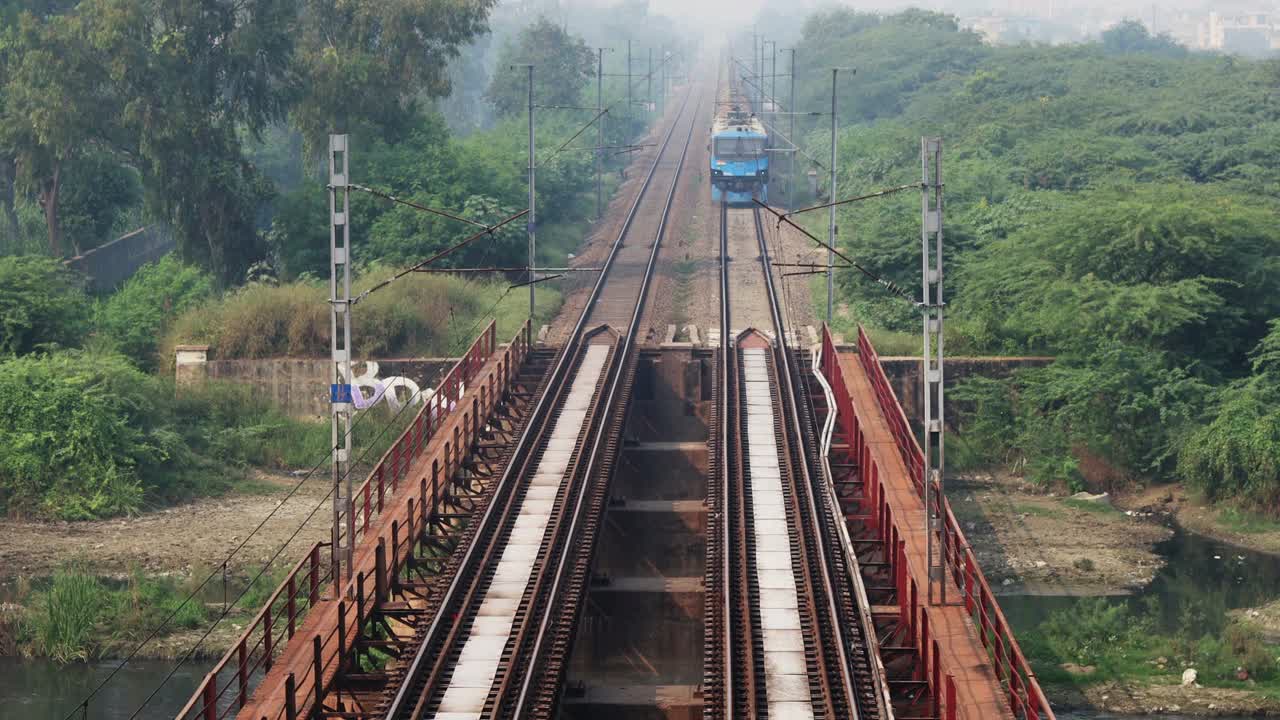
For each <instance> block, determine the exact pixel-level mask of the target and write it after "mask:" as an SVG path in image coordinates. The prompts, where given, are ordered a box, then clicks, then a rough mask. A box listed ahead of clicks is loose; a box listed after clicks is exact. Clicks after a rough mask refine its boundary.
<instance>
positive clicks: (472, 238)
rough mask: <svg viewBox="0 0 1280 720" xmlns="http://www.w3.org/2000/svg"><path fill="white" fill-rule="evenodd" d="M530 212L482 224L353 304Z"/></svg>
mask: <svg viewBox="0 0 1280 720" xmlns="http://www.w3.org/2000/svg"><path fill="white" fill-rule="evenodd" d="M528 214H529V211H528V210H527V209H526V210H521V211H520V212H518V213H516V214H515V215H512V216H511V217H508V218H506V219H504V220H502V221H501V222H499V223H497V224H495V225H482V227H484V230H481V231H480V232H478V233H475V234H473V235H469V236H467V237H466V238H465V239H463V240H462V241H461V242H459V243H457V244H455V245H452V246H450V247H447V248H445V249H444V250H441V251H440V252H438V253H436V254H434V255H432V256H431V257H429V258H427V259H426V260H423V261H422V262H420V263H417V264H416V265H410V266H409V267H407V268H404V269H403V270H401V271H399V272H397V273H396V274H395V275H392V276H391V277H389V278H387V279H386V280H383V281H382V282H379V283H377V284H375V285H374V286H373V287H371V288H369V289H368V290H365V291H364V292H362V293H360V294H359V295H356V296H355V297H353V298H351V304H352V305H355V304H356V303H358V302H360V301H361V300H364V299H365V298H366V297H368V296H370V295H372V294H373V293H375V292H377V291H378V290H381V289H383V288H385V287H386V286H388V285H390V284H391V283H393V282H395V281H396V280H399V279H400V278H402V277H404V276H405V275H408V274H409V273H411V272H416V271H417V270H419V269H421V268H423V267H425V266H427V265H430V264H431V263H433V262H435V261H437V260H439V259H441V258H443V257H446V256H448V255H450V254H452V253H454V252H456V251H458V250H461V249H462V248H464V247H466V246H468V245H470V244H471V243H473V242H475V241H476V240H478V239H480V238H482V237H484V236H485V235H490V236H491V235H493V232H494V231H495V230H498V229H500V228H502V227H503V226H505V225H507V224H508V223H511V222H514V221H515V220H518V219H520V218H522V217H524V216H525V215H528ZM473 224H474V223H473Z"/></svg>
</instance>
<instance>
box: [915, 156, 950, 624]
mask: <svg viewBox="0 0 1280 720" xmlns="http://www.w3.org/2000/svg"><path fill="white" fill-rule="evenodd" d="M920 188H921V189H920V213H921V217H920V252H921V261H920V262H921V288H920V289H921V297H922V299H923V301H924V304H923V305H922V312H923V315H924V332H923V352H922V353H921V366H922V367H921V370H922V373H921V378H922V381H923V382H924V388H923V389H924V393H923V395H924V469H923V475H924V477H922V478H921V482H922V483H923V484H924V490H925V493H924V497H925V503H924V512H925V528H926V530H925V533H926V536H927V542H926V547H925V551H926V553H927V554H926V560H927V562H928V566H929V602H930V603H932V602H933V583H934V582H935V581H937V582H938V583H939V586H940V596H939V597H940V601H941V602H942V603H944V604H945V603H946V602H947V583H946V564H947V547H946V534H945V533H944V532H942V529H943V521H942V498H943V494H942V470H943V467H944V464H943V428H944V427H945V425H944V423H943V412H942V408H943V393H942V381H943V373H942V314H943V313H942V311H943V308H944V303H943V300H942V139H941V138H921V139H920ZM931 239H932V240H933V243H932V247H931V243H930V242H929V241H930V240H931ZM935 402H936V407H935ZM935 451H936V456H935V454H934V453H935ZM935 533H937V534H938V538H939V548H938V556H939V557H938V561H937V562H936V563H935V562H934V553H933V538H934V534H935Z"/></svg>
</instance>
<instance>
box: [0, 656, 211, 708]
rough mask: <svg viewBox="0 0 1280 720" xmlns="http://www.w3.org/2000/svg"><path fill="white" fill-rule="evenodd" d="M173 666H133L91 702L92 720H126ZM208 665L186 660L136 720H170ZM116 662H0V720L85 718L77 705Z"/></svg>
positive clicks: (147, 663) (149, 662)
mask: <svg viewBox="0 0 1280 720" xmlns="http://www.w3.org/2000/svg"><path fill="white" fill-rule="evenodd" d="M175 662H176V661H173V660H134V661H132V662H130V663H129V664H128V665H126V666H125V667H124V669H123V670H121V671H120V672H119V674H117V675H116V677H115V678H113V679H112V681H111V682H110V683H108V684H107V686H106V687H104V688H103V689H102V691H101V692H100V693H99V694H98V696H97V697H96V698H94V700H93V703H92V705H91V706H90V708H89V712H88V715H87V717H89V718H91V720H128V718H129V717H130V716H131V715H132V714H133V712H134V710H136V709H137V708H138V706H139V705H141V704H142V703H143V701H145V700H146V699H147V696H148V695H150V694H151V693H152V691H154V690H155V689H156V687H157V686H159V685H160V681H161V680H162V679H164V677H165V675H167V674H168V673H169V671H170V670H172V669H173V666H174V663H175ZM213 662H214V661H213V660H189V661H187V663H185V664H184V665H183V666H182V667H181V668H180V669H179V670H178V671H177V672H175V673H174V674H173V677H171V678H169V681H168V682H166V683H165V684H164V686H163V687H162V688H161V689H160V691H159V692H157V693H156V696H155V697H154V698H152V699H151V701H150V702H149V703H148V704H147V707H146V708H145V709H144V710H143V711H142V712H141V713H139V714H138V716H137V717H138V718H139V719H140V720H162V719H163V720H169V719H170V718H172V717H173V716H174V714H175V713H177V712H178V710H179V709H180V708H181V707H182V705H183V703H185V702H186V701H187V699H188V698H190V697H191V694H192V693H193V692H195V689H196V686H197V685H199V684H200V681H201V680H202V679H203V678H204V675H205V673H207V672H208V671H209V668H211V667H212V666H213ZM119 664H120V663H119V661H118V660H115V661H113V660H102V661H96V662H91V663H68V664H66V665H59V664H57V663H55V662H54V661H52V660H45V659H33V658H16V657H0V700H3V702H0V720H19V719H21V720H63V718H66V717H68V715H67V714H68V713H72V712H73V711H75V712H74V713H73V714H72V715H71V718H72V720H79V718H81V717H85V715H84V714H82V712H81V711H76V703H77V702H79V701H80V700H81V699H82V698H84V697H85V696H86V695H88V694H89V692H90V691H92V690H93V689H94V688H96V687H97V686H98V684H99V683H100V682H102V680H103V679H104V678H106V677H107V675H109V674H110V673H111V671H112V670H114V669H115V667H116V666H117V665H119Z"/></svg>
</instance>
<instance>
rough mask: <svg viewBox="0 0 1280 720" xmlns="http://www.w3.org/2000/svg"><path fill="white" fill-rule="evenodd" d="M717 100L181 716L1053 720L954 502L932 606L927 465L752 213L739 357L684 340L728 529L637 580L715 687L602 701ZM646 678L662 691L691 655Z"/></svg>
mask: <svg viewBox="0 0 1280 720" xmlns="http://www.w3.org/2000/svg"><path fill="white" fill-rule="evenodd" d="M705 90H707V88H704V87H702V86H700V85H699V84H697V83H695V84H694V85H693V86H692V87H691V88H690V89H689V90H688V94H687V95H686V97H685V98H684V100H683V102H682V103H680V104H679V106H678V107H674V108H672V112H671V113H670V117H669V118H668V119H667V121H666V127H665V134H664V137H663V139H662V142H661V143H660V146H659V147H658V148H657V149H656V150H655V151H654V153H655V154H654V158H653V162H652V166H651V167H650V169H649V172H648V175H647V176H646V177H645V180H644V182H643V184H642V186H641V188H640V189H639V191H638V193H637V195H636V198H635V200H634V202H633V204H632V206H631V208H630V212H629V213H628V216H627V219H626V222H625V223H624V225H623V227H622V229H621V231H620V233H619V235H618V237H617V239H616V240H615V241H614V243H613V245H612V246H611V251H610V254H609V257H608V260H607V262H606V264H605V268H606V269H605V271H604V272H603V273H601V275H600V277H599V279H598V281H597V282H596V285H595V286H594V287H593V288H592V291H591V294H590V296H589V298H588V301H587V303H586V306H585V309H584V311H583V313H582V316H581V317H580V318H579V319H578V322H577V324H576V325H575V327H574V329H573V331H572V333H571V334H570V336H569V338H568V340H567V341H566V342H565V343H564V344H563V345H561V346H559V347H551V346H540V345H536V344H534V343H533V342H532V339H531V334H530V331H531V328H530V326H529V325H528V324H526V325H525V326H523V327H522V328H521V329H520V330H519V331H518V332H517V333H516V334H515V335H514V336H513V337H511V338H510V339H509V341H508V342H507V343H506V344H503V345H499V344H498V342H497V340H498V338H497V336H496V328H495V326H493V325H490V326H489V327H488V328H487V329H486V330H485V331H484V332H483V333H482V334H481V335H480V337H479V338H478V339H477V340H476V341H475V343H474V344H473V345H472V346H471V348H470V350H469V351H468V352H467V353H466V354H465V356H464V357H463V358H462V359H461V360H460V361H459V362H458V364H457V365H456V366H455V367H454V368H453V369H452V371H450V373H449V374H448V375H447V376H446V377H445V379H444V380H443V381H442V382H441V384H440V386H439V387H438V388H437V390H436V392H435V394H434V395H433V396H432V397H431V399H430V400H429V401H428V402H427V403H426V404H425V405H424V406H423V408H422V409H421V411H420V412H419V414H418V415H417V417H416V418H415V420H414V421H413V423H412V424H411V425H410V426H409V428H408V429H407V430H406V431H405V432H404V434H403V435H402V436H401V437H400V439H399V440H398V441H397V443H396V444H395V445H394V446H393V447H392V449H391V450H390V451H388V452H387V454H386V455H385V456H384V457H383V458H382V459H381V460H380V461H379V462H378V463H377V465H376V466H375V467H374V469H373V471H372V472H371V473H370V475H369V477H368V479H367V480H366V481H365V483H364V484H363V485H362V486H360V488H359V489H358V490H357V492H356V493H355V495H354V501H355V536H354V546H355V553H354V560H353V563H352V568H351V569H352V573H351V579H350V581H349V582H346V583H342V584H341V585H340V586H335V583H333V582H332V578H331V577H330V576H329V568H330V564H329V563H328V562H327V557H326V556H327V554H328V550H329V549H328V548H327V547H326V544H325V543H317V544H316V545H314V546H312V547H311V548H309V549H308V550H307V552H306V553H304V555H303V556H302V557H301V558H300V559H299V561H298V562H297V564H296V565H295V566H294V567H293V569H292V570H291V572H290V573H289V574H288V575H287V576H286V577H285V579H284V581H283V582H282V583H281V584H280V586H279V587H278V588H277V589H276V591H275V592H274V594H273V595H272V596H271V598H270V599H269V600H268V602H267V603H266V605H264V607H263V608H262V609H261V610H260V611H259V613H258V615H257V616H256V618H255V620H254V621H253V623H252V624H251V625H250V626H249V627H248V628H247V629H246V630H245V631H244V633H243V634H242V635H241V637H240V638H239V640H238V641H237V642H236V643H235V645H234V646H233V647H232V648H231V650H230V651H229V652H228V653H227V654H226V655H225V656H224V657H223V658H222V659H221V660H220V661H219V662H218V663H217V664H216V665H215V666H214V668H213V669H212V670H211V671H210V672H209V674H208V675H207V677H206V678H205V679H204V681H203V683H202V684H201V685H200V687H199V688H198V690H197V691H196V693H195V694H194V695H193V697H192V698H191V700H190V701H189V702H188V703H187V705H186V706H185V707H184V708H183V709H182V711H181V712H180V713H179V715H178V717H180V718H184V719H187V718H189V719H191V720H196V719H201V720H218V719H221V718H229V717H239V718H245V719H247V720H260V719H264V718H265V719H270V720H279V719H283V720H294V718H299V717H307V718H350V719H352V720H355V719H357V718H415V719H416V718H424V717H434V718H439V719H441V720H461V719H462V718H482V717H483V718H530V717H531V718H553V717H593V716H596V717H598V716H600V715H602V714H605V713H608V714H610V715H612V716H617V717H619V718H631V717H636V718H639V717H679V718H684V717H688V718H694V717H705V718H732V717H739V718H746V717H774V718H797V717H805V718H808V717H814V718H837V717H839V718H845V717H851V718H858V719H859V720H861V719H863V718H866V719H867V720H870V719H872V718H899V719H900V720H908V719H911V720H926V719H931V720H942V719H944V718H945V719H946V720H952V719H956V718H962V719H965V720H989V719H998V718H1017V719H1018V720H1027V719H1031V718H1039V719H1044V718H1049V719H1051V718H1053V712H1052V710H1051V709H1050V708H1049V705H1048V703H1047V702H1046V700H1045V698H1044V695H1043V693H1042V692H1041V690H1040V687H1039V685H1038V684H1037V681H1036V678H1035V676H1034V674H1033V673H1032V671H1031V669H1030V666H1029V665H1028V664H1027V662H1026V659H1025V658H1024V657H1023V656H1022V653H1021V651H1020V650H1019V649H1018V646H1017V642H1016V640H1015V639H1014V637H1013V634H1012V631H1011V629H1010V628H1009V625H1008V623H1007V622H1006V621H1005V619H1004V617H1003V615H1002V614H1001V612H1000V609H999V607H998V605H997V604H996V601H995V598H994V597H993V595H992V593H991V590H990V588H989V587H988V585H987V583H986V580H985V579H984V578H983V576H982V572H981V569H980V568H979V567H978V565H977V562H976V560H975V557H974V555H973V553H972V551H971V550H970V549H969V546H968V543H967V541H966V540H965V537H964V534H963V532H962V531H961V529H960V526H959V524H958V523H957V522H956V521H955V518H954V516H953V515H952V514H951V511H950V508H949V507H947V506H946V505H944V506H943V507H942V509H941V518H940V519H941V522H940V523H939V524H938V525H937V530H935V531H934V537H933V542H935V543H937V547H941V548H942V549H943V555H944V557H945V558H946V563H945V565H944V574H945V577H944V578H943V580H942V581H943V582H946V583H948V584H949V586H948V589H947V593H946V597H947V598H948V602H947V603H945V604H943V603H940V602H933V601H932V599H931V598H929V597H927V593H924V594H922V592H921V588H922V587H927V583H928V575H927V572H928V568H927V564H926V560H925V558H926V556H925V552H926V549H925V546H926V543H927V542H928V539H927V535H926V533H927V532H928V531H927V530H926V527H925V522H924V508H923V501H922V487H923V486H922V484H921V483H922V476H921V465H922V455H921V450H920V448H919V446H918V445H917V444H916V440H915V436H914V434H913V432H912V430H911V427H910V425H909V424H908V422H907V420H906V417H905V415H904V414H903V412H902V408H901V406H900V404H899V403H898V400H897V399H896V398H895V397H894V395H893V393H892V391H891V390H890V388H889V385H888V383H887V381H886V379H885V376H884V373H883V370H882V369H881V367H880V363H879V360H878V356H877V355H876V352H875V349H874V348H873V347H872V345H871V343H870V341H869V340H868V339H867V338H866V335H865V333H862V332H861V331H860V332H859V336H858V342H857V346H856V348H855V349H853V350H845V349H842V348H840V347H837V345H836V343H835V340H834V338H833V337H832V335H831V334H830V332H829V330H827V329H824V330H823V333H822V339H821V343H820V345H819V346H818V347H815V348H809V349H807V350H801V349H798V348H795V347H792V345H793V342H794V341H793V340H790V339H789V335H790V334H791V333H790V332H789V331H788V329H787V325H786V323H785V322H784V320H783V318H784V314H783V311H782V309H781V306H780V301H779V300H778V297H777V295H776V293H775V291H774V283H775V280H774V277H773V272H772V267H771V264H770V263H771V261H770V259H769V252H768V247H767V244H766V243H765V238H764V232H763V230H762V225H761V221H760V217H759V214H758V212H753V211H744V210H733V211H730V210H729V209H727V208H722V210H721V226H722V240H721V257H720V266H721V271H722V276H721V277H722V280H721V297H720V304H721V328H720V333H719V336H718V339H717V342H715V343H713V344H712V345H711V346H710V347H698V348H687V349H682V350H679V352H680V353H683V356H682V357H683V358H684V360H683V362H687V363H688V364H687V368H688V369H689V372H688V373H686V375H687V376H689V377H691V378H692V380H691V381H690V383H691V384H693V385H696V386H697V387H699V388H701V389H702V390H705V397H703V398H702V402H703V404H709V405H712V406H714V412H713V413H708V415H710V416H712V417H711V418H710V420H709V421H708V423H707V425H708V427H707V432H706V435H707V440H706V443H705V447H706V449H707V450H706V457H708V458H712V460H711V461H710V462H709V463H708V466H707V468H706V471H705V488H706V498H705V501H704V502H701V503H697V502H694V503H692V504H693V505H695V506H697V507H692V508H690V507H688V506H689V505H690V502H689V501H681V502H682V503H683V504H680V503H674V504H675V505H679V508H680V512H685V513H687V514H688V515H689V516H691V517H692V516H701V517H702V520H700V521H694V522H691V523H690V526H692V527H697V528H700V532H701V533H703V535H704V537H703V539H702V541H701V542H702V545H701V546H700V547H705V560H704V559H703V558H702V557H701V554H700V556H699V558H698V564H699V565H700V566H701V577H699V578H682V579H679V580H680V581H679V582H678V581H677V579H673V578H651V580H654V582H636V583H633V584H632V585H634V587H632V585H628V583H625V582H618V583H616V584H615V585H614V586H613V587H611V588H610V589H611V590H612V591H615V592H625V591H627V590H628V588H632V589H634V590H635V591H637V592H644V593H658V594H662V593H672V592H679V593H684V594H685V596H700V597H701V598H702V599H701V601H699V602H696V603H695V602H690V603H680V604H679V607H678V608H677V611H678V612H682V613H685V615H684V617H685V619H686V620H687V621H688V622H689V623H691V624H692V623H696V624H697V625H698V626H699V627H702V628H703V629H704V632H702V633H701V634H700V637H699V638H698V643H697V646H696V647H697V649H699V651H700V655H699V657H698V661H700V662H701V664H702V669H703V672H702V675H701V677H702V682H701V683H700V684H699V685H697V686H696V687H693V688H691V689H689V690H688V691H687V692H684V691H681V692H676V691H674V690H673V688H672V687H670V686H658V685H653V686H646V687H638V686H632V687H628V688H621V689H619V688H613V692H611V693H610V692H602V693H600V697H604V698H607V699H606V700H601V701H599V702H597V703H596V704H592V702H591V698H592V697H593V688H591V687H583V686H581V685H580V684H579V683H572V682H571V681H570V680H569V679H568V678H569V677H570V675H571V673H570V670H569V667H568V665H569V663H570V657H571V655H572V654H573V653H574V652H575V650H574V644H575V640H576V639H577V636H578V634H579V630H580V627H581V625H582V621H583V618H584V617H586V616H587V615H588V614H589V613H591V612H597V611H598V609H595V610H588V609H586V608H585V606H587V605H591V604H592V603H593V602H594V597H595V596H594V591H595V590H596V589H598V588H599V587H600V586H602V585H607V584H609V583H610V579H609V578H608V577H605V576H603V575H602V574H600V573H597V572H595V571H594V570H593V563H594V562H595V561H596V560H597V559H598V558H597V553H596V545H597V544H598V541H597V538H598V536H599V535H600V533H601V527H602V525H603V524H604V522H605V519H606V518H607V517H611V515H612V513H613V512H614V511H615V509H619V508H620V507H621V506H625V505H627V504H628V502H629V501H628V500H627V499H625V498H621V497H618V496H617V495H616V494H614V492H613V490H612V489H611V478H612V477H613V475H614V473H615V469H616V468H617V467H618V465H619V458H620V457H623V456H624V455H625V453H626V450H625V447H626V446H627V445H628V444H631V445H632V446H633V447H634V445H635V442H634V441H633V440H631V439H629V438H628V437H627V434H626V433H625V432H624V428H625V427H626V426H627V422H628V420H627V418H628V413H629V412H630V411H631V410H632V408H633V406H636V405H638V404H642V403H643V402H645V401H647V399H644V398H641V399H636V398H635V397H634V396H635V395H636V392H635V383H636V376H637V365H638V363H640V362H641V360H640V356H641V355H642V354H643V353H648V354H650V355H653V354H654V353H658V352H659V351H658V350H657V349H654V348H647V347H646V348H644V349H643V353H642V348H640V347H639V345H638V343H637V340H636V338H637V329H638V327H639V326H640V324H641V318H642V316H643V314H644V311H645V297H646V294H647V292H648V289H649V280H650V278H651V277H652V276H653V270H654V267H655V263H656V260H657V257H658V254H659V251H660V247H661V242H662V239H663V237H664V234H665V231H666V227H667V219H668V215H669V212H670V208H671V205H672V198H673V197H674V195H675V191H676V187H677V185H678V184H679V182H680V180H681V173H682V169H683V167H684V158H685V155H686V153H687V150H688V148H689V146H690V144H691V140H692V136H693V134H694V132H695V131H697V132H704V131H705V126H706V122H705V120H706V118H705V116H704V114H703V113H700V112H698V109H699V108H700V107H701V106H702V102H701V101H702V100H703V97H704V91H705ZM673 137H675V138H676V142H674V143H672V142H671V140H672V138H673ZM743 212H749V213H751V216H752V218H753V221H752V223H751V224H750V225H747V224H741V225H740V227H750V228H752V231H753V232H754V233H755V235H754V238H755V241H756V242H757V243H758V247H759V249H760V250H759V256H758V257H749V258H742V257H741V256H740V257H739V258H737V259H734V258H731V257H729V254H728V252H727V251H726V247H727V240H726V238H725V235H727V233H728V230H727V228H728V227H729V221H728V217H729V215H730V213H743ZM733 262H749V263H758V265H759V271H760V272H761V273H763V277H764V279H765V285H766V287H767V297H766V298H761V299H760V302H762V303H767V305H766V307H767V308H768V313H767V315H765V316H763V317H765V318H768V319H767V320H753V322H757V323H759V324H760V325H761V326H760V327H746V328H743V329H742V330H741V331H740V332H739V331H738V330H737V328H735V326H734V324H733V323H735V322H743V321H741V320H739V319H737V318H734V317H731V314H730V311H729V297H728V296H729V293H730V292H731V289H730V288H729V282H728V280H727V275H726V274H725V268H726V267H728V266H729V265H730V264H731V263H733ZM665 360H666V356H663V357H662V358H661V361H665ZM646 362H650V364H652V363H653V362H655V360H653V359H651V360H649V361H646ZM696 404H697V403H695V402H693V401H690V402H689V406H690V407H693V406H695V405H696ZM688 414H694V413H693V412H692V411H691V412H690V413H688ZM651 444H656V443H651ZM654 482H655V483H658V482H660V481H659V480H656V479H655V480H654ZM651 505H653V506H655V507H656V505H657V504H656V503H651ZM641 506H644V504H643V503H639V502H631V508H630V509H632V510H635V509H637V508H638V507H641ZM684 580H691V582H684ZM935 582H937V581H936V580H935ZM621 620H622V622H621V623H620V624H623V625H625V624H626V623H627V622H630V621H631V618H625V617H624V618H622V619H621ZM636 622H639V620H636ZM638 662H640V663H641V664H648V668H647V669H648V670H652V671H653V673H654V674H655V675H660V674H661V672H660V670H661V667H660V666H661V664H662V662H663V658H660V657H647V658H640V659H639V661H638ZM606 690H607V689H606ZM569 697H572V698H574V701H573V702H571V703H567V702H566V698H569ZM584 699H585V701H584Z"/></svg>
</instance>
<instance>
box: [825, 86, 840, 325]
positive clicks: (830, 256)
mask: <svg viewBox="0 0 1280 720" xmlns="http://www.w3.org/2000/svg"><path fill="white" fill-rule="evenodd" d="M839 73H840V68H831V189H830V191H829V192H830V196H831V200H830V202H834V201H835V199H836V77H837V75H839ZM830 211H831V212H830V215H829V219H828V226H829V227H828V230H829V232H828V235H827V244H828V245H830V246H831V247H835V246H836V206H835V205H832V206H831V208H830ZM835 260H836V256H835V253H833V252H832V251H831V250H827V324H828V325H830V324H831V315H832V309H833V307H834V305H835V275H834V273H835Z"/></svg>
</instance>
